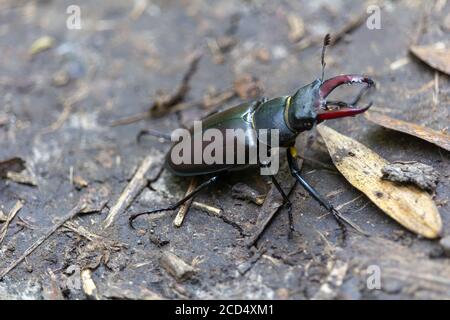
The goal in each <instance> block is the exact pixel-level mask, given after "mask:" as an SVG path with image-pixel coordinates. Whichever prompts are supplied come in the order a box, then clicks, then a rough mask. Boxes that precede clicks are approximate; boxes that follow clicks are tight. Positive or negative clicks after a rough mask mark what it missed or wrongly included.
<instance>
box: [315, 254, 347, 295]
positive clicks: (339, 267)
mask: <svg viewBox="0 0 450 320" xmlns="http://www.w3.org/2000/svg"><path fill="white" fill-rule="evenodd" d="M347 270H348V263H347V262H345V261H341V260H337V261H336V262H335V263H334V265H333V266H332V268H331V271H330V273H329V275H328V277H327V279H326V280H325V283H324V284H322V285H321V286H320V289H319V291H317V293H316V294H315V295H314V296H313V297H312V300H333V299H336V297H337V295H338V292H339V288H340V286H341V285H342V283H343V282H344V278H345V275H346V274H347Z"/></svg>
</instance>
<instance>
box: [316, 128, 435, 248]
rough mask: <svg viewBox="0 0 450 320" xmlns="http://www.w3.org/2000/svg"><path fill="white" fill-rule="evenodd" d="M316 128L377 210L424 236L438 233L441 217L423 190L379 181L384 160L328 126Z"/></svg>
mask: <svg viewBox="0 0 450 320" xmlns="http://www.w3.org/2000/svg"><path fill="white" fill-rule="evenodd" d="M318 131H319V133H320V135H321V136H322V137H323V139H324V140H325V144H326V146H327V148H328V151H329V153H330V155H331V158H332V160H333V163H334V164H335V166H336V167H337V169H338V170H339V171H340V172H341V173H342V175H343V176H344V177H345V178H346V179H347V180H348V181H349V182H350V183H351V184H352V185H353V186H354V187H355V188H357V189H359V190H360V191H361V192H363V193H364V194H365V195H366V196H367V197H368V198H369V199H370V200H371V201H372V202H373V203H374V204H376V205H377V206H378V207H379V208H380V209H381V210H383V211H384V212H385V213H386V214H387V215H389V216H390V217H392V218H393V219H395V220H396V221H397V222H399V223H400V224H401V225H403V226H404V227H405V228H407V229H409V230H411V231H413V232H415V233H417V234H419V235H422V236H424V237H426V238H430V239H432V238H437V237H439V236H440V235H441V230H442V222H441V217H440V215H439V211H438V209H437V207H436V205H435V203H434V202H433V200H432V198H431V196H430V195H429V194H428V193H427V192H425V191H422V190H420V189H418V188H417V187H415V186H406V185H397V184H395V183H394V182H391V181H387V180H383V179H382V173H381V169H382V168H383V167H385V166H386V165H387V164H388V162H387V161H386V160H385V159H383V158H382V157H380V156H379V155H378V154H376V153H375V152H373V151H372V150H370V149H369V148H367V147H366V146H364V145H363V144H361V143H359V142H358V141H356V140H353V139H352V138H349V137H346V136H344V135H342V134H340V133H338V132H337V131H335V130H333V129H331V128H329V127H326V126H324V125H320V126H318Z"/></svg>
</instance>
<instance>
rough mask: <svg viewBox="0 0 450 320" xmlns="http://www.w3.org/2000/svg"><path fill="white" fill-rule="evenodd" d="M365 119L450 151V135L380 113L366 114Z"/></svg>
mask: <svg viewBox="0 0 450 320" xmlns="http://www.w3.org/2000/svg"><path fill="white" fill-rule="evenodd" d="M365 117H366V118H367V120H369V121H371V122H373V123H376V124H378V125H380V126H383V127H386V128H389V129H392V130H396V131H400V132H403V133H407V134H410V135H412V136H415V137H417V138H420V139H423V140H426V141H428V142H431V143H434V144H435V145H437V146H439V147H441V148H443V149H445V150H447V151H450V135H448V134H445V133H443V132H439V131H436V130H433V129H429V128H426V127H423V126H421V125H418V124H415V123H410V122H406V121H403V120H398V119H394V118H391V117H388V116H385V115H382V114H379V113H373V112H366V113H365Z"/></svg>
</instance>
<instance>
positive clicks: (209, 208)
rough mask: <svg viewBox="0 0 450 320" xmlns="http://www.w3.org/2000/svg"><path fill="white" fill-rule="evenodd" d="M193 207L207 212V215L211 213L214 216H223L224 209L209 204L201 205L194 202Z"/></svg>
mask: <svg viewBox="0 0 450 320" xmlns="http://www.w3.org/2000/svg"><path fill="white" fill-rule="evenodd" d="M192 207H194V208H196V209H199V210H202V211H206V212H207V213H211V214H212V215H214V216H218V217H219V216H221V215H222V209H219V208H216V207H213V206H210V205H208V204H205V203H201V202H197V201H194V202H192Z"/></svg>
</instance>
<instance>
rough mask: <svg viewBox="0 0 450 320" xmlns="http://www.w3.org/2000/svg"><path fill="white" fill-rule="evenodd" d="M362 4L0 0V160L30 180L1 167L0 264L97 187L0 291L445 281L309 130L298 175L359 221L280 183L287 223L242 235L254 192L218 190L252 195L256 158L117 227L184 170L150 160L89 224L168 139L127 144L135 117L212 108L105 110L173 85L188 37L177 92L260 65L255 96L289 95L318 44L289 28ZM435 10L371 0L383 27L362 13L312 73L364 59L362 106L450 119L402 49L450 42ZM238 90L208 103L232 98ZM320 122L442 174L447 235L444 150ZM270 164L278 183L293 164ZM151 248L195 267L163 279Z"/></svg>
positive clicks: (446, 268) (358, 126)
mask: <svg viewBox="0 0 450 320" xmlns="http://www.w3.org/2000/svg"><path fill="white" fill-rule="evenodd" d="M370 3H373V2H367V3H364V2H362V1H326V0H321V1H287V0H286V1H281V2H276V1H250V0H249V1H228V0H218V1H208V2H203V1H197V0H196V1H150V0H149V1H136V2H133V1H119V0H111V1H107V2H106V1H105V2H99V1H90V0H85V1H73V0H71V1H51V0H47V1H2V2H1V3H0V52H1V58H2V59H1V60H2V61H1V63H0V119H1V122H0V160H5V159H8V158H11V157H20V158H22V159H24V160H25V161H26V166H27V168H28V172H29V174H30V175H32V176H34V179H35V180H36V184H37V186H29V185H24V184H20V183H16V182H13V181H10V180H9V179H1V180H0V205H1V207H0V208H1V210H2V211H3V212H4V213H5V214H7V213H8V212H9V211H10V210H11V208H12V207H13V206H14V204H15V203H16V202H17V201H18V200H23V203H24V205H23V208H22V209H21V210H20V211H19V213H18V214H17V216H16V218H15V219H14V220H13V221H12V222H11V224H10V226H9V228H8V232H7V235H6V237H5V239H4V240H3V243H2V244H1V248H0V257H1V259H0V270H4V268H6V267H7V266H8V265H10V263H12V262H13V261H15V260H16V259H17V258H19V257H20V255H22V253H23V252H24V251H25V250H26V249H27V248H28V247H29V246H30V245H32V244H33V243H34V242H35V241H36V240H37V239H38V238H39V237H41V236H42V235H44V234H45V233H46V231H47V230H48V229H49V228H50V227H51V226H52V225H53V224H54V223H57V221H58V219H59V218H62V217H63V216H65V215H66V214H67V213H68V212H69V211H70V210H71V209H72V208H73V207H74V206H75V205H76V203H77V202H78V201H79V199H80V198H81V197H82V196H85V195H86V194H88V195H89V197H91V198H92V199H94V200H95V201H97V202H101V200H102V199H105V200H106V201H107V202H106V205H105V206H104V207H102V209H101V210H100V212H94V213H90V214H81V215H79V216H77V217H76V218H75V219H73V220H72V223H74V224H72V225H69V226H68V225H66V226H65V227H62V228H59V229H58V230H57V231H56V232H55V233H54V234H52V235H51V236H50V237H49V238H48V239H47V240H46V241H45V242H44V243H43V244H42V245H41V246H40V247H38V248H37V249H36V251H35V252H33V253H32V254H31V255H29V256H28V257H27V259H26V260H25V261H24V262H22V263H21V264H19V265H18V266H17V267H16V268H15V269H13V270H12V271H11V272H10V273H9V274H7V275H6V276H5V278H4V279H3V280H2V281H0V298H2V299H7V298H11V299H23V298H29V299H42V298H45V299H51V298H69V299H85V298H169V299H171V298H193V299H204V298H223V299H229V298H243V299H253V298H256V299H310V298H313V297H316V298H342V299H392V298H401V299H405V298H432V299H433V298H450V276H449V275H450V260H449V259H448V258H445V256H444V255H443V253H442V248H441V246H440V244H439V241H438V240H426V239H423V238H420V237H418V236H416V235H414V234H412V233H410V232H409V231H407V230H405V229H404V228H403V227H402V226H400V225H399V224H398V223H396V222H395V221H393V220H392V219H391V218H389V217H388V216H386V215H385V214H384V213H383V212H382V211H380V210H379V209H378V208H377V207H376V206H375V205H373V204H372V203H371V202H370V201H369V200H368V199H367V198H366V197H365V196H363V195H361V193H360V192H359V191H357V190H356V189H354V188H353V187H352V186H351V185H350V184H349V183H348V182H347V181H346V180H345V178H343V177H342V176H341V175H340V174H339V173H338V172H337V171H336V170H335V169H334V167H333V164H332V162H331V159H330V157H329V155H328V152H327V151H326V148H325V146H324V144H323V142H322V141H321V140H320V139H319V138H317V137H316V139H315V141H314V142H313V143H312V144H311V145H310V147H309V148H308V149H307V150H306V156H307V157H308V158H310V159H315V160H316V161H320V162H321V163H322V164H320V163H318V162H315V161H311V160H307V161H305V162H304V165H303V172H304V173H305V177H306V178H307V179H308V180H309V181H310V182H311V184H313V185H314V186H315V187H316V188H317V189H318V190H319V191H320V192H321V193H322V194H324V195H326V197H327V198H328V199H329V200H330V201H331V202H332V203H333V204H335V205H336V206H339V205H342V204H345V203H347V202H349V201H351V200H353V199H356V200H354V201H352V202H350V203H348V204H346V205H344V206H342V209H341V210H342V212H344V213H345V214H346V215H347V216H348V217H350V218H351V219H352V220H353V221H355V222H356V223H358V224H359V225H360V226H361V227H363V228H364V229H365V230H367V231H369V232H370V233H371V234H372V237H370V238H367V237H364V236H361V235H359V234H357V233H354V232H349V235H348V239H347V242H346V244H345V245H344V244H343V243H342V242H341V241H340V235H341V231H340V229H339V228H338V226H337V224H336V222H335V220H334V219H333V218H332V217H330V216H329V215H327V214H326V212H325V211H324V210H323V209H322V208H320V207H319V206H318V204H317V203H316V202H315V201H314V200H312V199H311V198H310V197H309V196H308V195H307V194H306V193H305V192H304V190H302V189H301V188H300V187H296V188H295V190H294V191H293V192H292V194H291V201H292V202H293V204H294V225H295V228H296V230H297V231H298V232H297V233H295V234H294V235H293V237H292V238H288V219H287V213H286V210H284V209H283V210H281V212H280V214H279V215H278V216H277V217H276V218H275V219H274V221H273V223H272V224H271V225H270V226H269V228H268V229H267V230H266V232H265V233H264V234H263V235H262V237H261V238H260V239H259V241H258V242H257V244H256V247H254V248H252V249H248V248H247V247H246V245H245V243H246V239H247V238H248V236H249V235H251V233H252V231H253V230H254V229H253V227H254V225H255V223H256V222H257V221H258V215H259V213H260V211H261V207H259V206H257V205H255V204H253V203H251V202H248V201H245V200H239V199H236V198H233V197H232V196H231V194H232V191H231V190H232V187H233V186H234V185H235V184H236V183H238V182H242V181H243V182H245V183H246V184H248V185H250V186H252V187H253V188H255V189H256V190H258V192H260V193H262V194H265V193H266V192H267V190H268V189H269V187H270V186H269V184H268V181H267V180H266V179H263V178H261V177H258V175H257V172H255V171H248V172H244V173H236V174H230V175H229V176H227V177H226V178H225V179H224V180H223V181H221V182H220V183H218V184H217V185H216V186H215V187H212V188H209V189H208V190H207V192H204V193H202V194H201V195H199V196H198V197H196V199H195V201H197V202H200V203H203V204H208V205H210V206H213V207H216V208H221V209H222V213H221V214H220V215H219V216H217V215H214V214H212V213H211V212H205V211H204V210H199V209H198V207H193V208H191V209H190V211H189V213H188V215H187V216H186V219H185V221H184V224H183V225H182V227H181V228H175V227H174V226H173V218H174V216H175V213H174V212H168V213H162V214H158V215H155V216H153V217H151V218H148V220H146V219H147V218H142V219H140V220H138V221H137V229H138V230H133V229H131V228H130V227H129V225H128V216H129V215H130V214H132V213H134V212H140V211H143V210H146V209H152V208H156V207H159V206H163V205H167V204H169V203H171V202H173V201H175V200H177V199H179V198H180V197H182V195H183V194H184V193H185V191H186V189H187V187H188V185H189V180H187V179H181V178H177V177H174V176H173V175H171V174H169V173H167V172H164V173H163V174H162V175H161V177H159V179H158V180H157V181H156V182H154V183H152V184H150V185H149V186H148V187H146V188H144V190H143V191H142V192H141V193H140V194H139V195H138V196H137V198H136V199H135V200H134V201H133V202H132V204H131V206H129V207H128V208H127V209H126V210H124V211H121V212H120V213H119V215H118V217H117V219H116V220H114V222H113V224H112V226H111V227H109V228H106V229H104V228H103V221H104V219H105V218H106V216H107V215H108V213H109V211H110V208H111V207H112V206H113V205H114V204H115V203H116V201H117V199H118V197H119V195H120V193H121V192H122V190H123V189H124V188H125V186H126V185H127V184H128V182H129V181H130V179H131V178H132V177H133V174H134V173H135V171H136V168H137V167H138V166H139V164H140V163H141V162H142V160H143V159H144V158H145V157H146V156H149V155H150V156H151V159H152V164H151V168H150V170H149V172H148V174H147V177H149V178H153V177H155V176H156V174H157V172H158V168H160V167H161V165H162V157H163V155H164V152H165V151H166V150H167V149H168V144H167V143H163V142H161V141H159V140H158V139H154V138H151V137H147V138H146V139H144V141H143V142H142V143H141V144H138V143H137V142H136V136H137V134H138V132H139V131H140V130H142V129H148V128H151V129H154V130H158V131H161V132H166V133H170V132H171V131H172V130H173V129H175V128H178V127H180V126H183V125H189V123H190V122H191V121H192V120H194V119H198V118H200V117H202V116H203V115H205V114H206V113H208V112H210V111H211V110H210V109H208V108H204V107H202V106H199V105H198V104H192V105H188V106H187V108H186V109H185V110H182V111H178V112H169V113H167V114H166V115H164V116H163V117H160V118H151V119H145V120H142V121H138V122H135V123H132V124H128V125H119V126H114V127H112V126H110V124H111V122H112V121H115V120H117V119H121V118H123V117H127V116H130V115H133V114H137V113H142V112H145V111H146V110H148V108H149V107H150V106H151V104H152V103H153V102H154V101H155V99H157V97H158V93H159V92H161V91H164V92H166V93H171V92H173V91H175V90H176V88H177V86H178V85H179V83H180V81H181V78H182V76H183V73H184V72H185V71H186V69H187V68H188V64H189V59H190V57H191V56H192V53H193V52H194V51H196V52H198V51H200V52H203V56H202V58H201V60H200V62H199V65H198V70H197V72H196V73H195V74H194V75H193V77H192V79H191V81H190V86H191V90H190V91H189V92H188V94H187V96H186V97H185V101H186V102H193V101H199V100H200V101H201V100H202V99H203V97H204V96H205V95H206V94H207V93H208V92H213V91H214V90H215V92H219V93H221V92H226V91H229V90H230V88H233V83H234V81H235V80H236V79H240V78H242V77H243V76H247V77H249V75H250V76H253V77H255V78H257V79H259V82H260V83H259V85H260V86H261V87H262V88H263V95H264V96H267V97H276V96H280V95H286V94H290V93H293V92H294V90H295V89H296V88H298V87H300V86H302V85H304V84H306V83H309V82H311V81H312V80H313V79H316V78H318V77H320V49H321V48H320V45H317V44H314V43H313V44H312V45H310V46H308V47H307V48H305V49H303V50H299V48H298V46H299V45H298V43H296V40H298V39H296V36H297V37H300V38H302V37H303V38H307V37H312V38H314V37H322V36H323V35H324V34H325V33H326V32H329V31H330V32H332V33H333V32H336V30H340V29H341V28H342V27H343V26H345V25H346V24H347V23H348V22H349V21H351V19H352V18H354V17H358V16H361V14H362V13H364V12H365V10H366V7H367V5H368V4H370ZM73 4H76V5H79V7H80V8H81V29H80V30H76V29H75V30H71V29H68V28H67V27H66V20H67V18H68V16H69V15H68V14H67V13H66V9H67V7H68V6H69V5H73ZM292 14H294V15H295V16H297V22H298V17H300V18H301V19H302V20H303V22H304V31H303V34H302V33H301V28H300V29H299V28H297V30H294V31H297V35H296V34H295V33H294V34H292V25H295V21H294V22H292V21H293V20H291V27H290V24H289V22H288V21H289V19H294V20H295V18H289V17H290V16H291V15H292ZM449 14H450V4H448V2H447V1H436V2H432V1H423V3H422V2H421V1H413V0H410V1H385V2H384V3H383V6H382V9H381V29H374V30H370V29H369V28H367V26H366V24H365V22H363V23H362V24H359V25H357V26H355V28H354V29H353V30H349V31H350V32H349V33H348V34H345V35H343V37H342V39H340V41H338V42H337V43H336V44H335V45H333V46H331V47H330V48H329V51H328V53H327V69H326V75H327V76H333V75H336V74H340V73H364V74H368V75H370V76H371V77H373V78H374V79H375V80H376V82H377V86H378V88H377V91H376V92H374V93H372V94H371V96H370V99H372V100H373V101H374V107H373V108H374V109H377V110H378V111H380V112H383V113H385V114H387V115H389V116H391V117H395V118H399V119H403V120H407V121H411V122H415V123H419V124H422V125H426V126H428V127H431V128H433V129H436V130H445V129H448V125H449V110H450V91H449V79H448V76H446V75H444V74H442V73H437V72H435V70H433V69H432V68H430V67H429V66H427V65H425V64H424V63H422V62H420V61H419V60H418V59H416V58H414V57H413V56H411V55H410V53H409V50H408V48H409V46H410V45H411V44H412V43H418V44H431V43H435V42H438V41H444V42H447V44H448V41H449V30H448V29H447V28H448V21H449V19H450V18H449ZM424 15H425V17H426V19H424V18H423V17H424ZM422 22H423V23H422ZM421 23H422V24H421ZM421 25H422V26H423V28H421ZM297 27H298V24H297ZM43 36H50V37H52V38H53V39H54V42H53V43H52V44H51V45H50V48H48V49H47V50H45V51H42V52H39V53H36V54H34V55H31V54H30V47H31V46H32V44H33V42H35V41H36V40H37V39H39V38H41V37H43ZM230 39H231V40H230ZM227 41H228V42H227ZM300 41H301V39H300ZM218 44H219V49H217V46H218ZM220 45H222V47H220ZM436 77H437V78H438V83H439V94H438V96H437V97H436V95H435V92H436V91H435V85H434V83H435V81H436ZM430 83H431V85H430ZM245 94H246V93H245V92H244V94H241V95H240V96H237V97H233V98H230V99H228V100H227V101H226V102H224V103H221V104H220V105H218V106H214V107H213V108H219V107H220V108H226V107H229V106H232V105H234V104H237V103H239V102H241V101H243V100H244V99H245V98H246V97H245ZM251 94H252V92H250V96H251ZM247 98H248V97H247ZM328 125H329V126H331V127H333V128H335V129H337V130H338V131H339V132H341V133H343V134H346V135H349V136H351V137H353V138H355V139H357V140H358V141H361V142H362V143H364V144H365V145H367V146H369V147H370V148H372V149H373V150H374V151H376V152H377V153H379V154H380V155H382V156H383V157H385V158H386V159H388V160H389V161H395V160H417V161H420V162H422V163H425V164H428V165H431V166H433V167H434V168H435V169H436V170H438V171H439V172H440V173H441V181H440V183H439V185H438V187H437V189H436V192H435V196H434V199H435V201H436V203H437V205H438V208H439V211H440V214H441V217H442V220H443V235H444V236H446V235H449V231H448V230H449V227H450V215H449V214H450V208H449V203H448V198H449V194H450V183H449V179H448V174H449V172H450V162H449V153H448V152H447V151H445V150H444V149H440V148H439V147H437V146H435V145H433V144H430V143H428V142H425V141H422V140H420V139H417V138H414V137H411V136H408V135H406V134H402V133H397V132H394V131H391V130H387V129H383V128H382V127H380V126H377V125H374V124H372V123H370V122H368V121H367V120H366V119H365V118H364V117H361V116H359V117H356V118H349V119H344V120H340V121H334V122H331V121H330V122H329V123H328ZM312 136H313V137H314V134H313V135H312ZM280 174H281V175H285V174H286V173H285V172H282V173H280ZM285 176H286V178H283V179H282V180H283V182H284V184H285V185H287V184H289V183H290V181H291V179H290V178H289V177H288V176H287V175H285ZM81 178H82V180H84V182H86V183H87V187H86V186H84V183H83V181H81ZM146 221H148V222H147V223H146ZM166 252H172V253H174V254H175V255H176V256H178V257H179V258H180V259H182V260H184V261H185V262H186V263H188V264H190V265H191V266H193V267H194V268H195V272H194V274H193V275H191V276H189V274H188V275H187V277H186V279H181V280H179V279H176V278H175V277H174V276H173V275H172V274H170V273H168V272H167V269H166V268H164V267H163V265H164V263H161V260H160V256H161V254H165V253H166ZM377 268H379V270H380V272H381V273H380V275H381V288H379V289H371V288H370V287H368V286H367V279H368V275H370V274H372V273H371V272H373V270H375V271H376V270H378V269H377ZM83 270H84V271H83ZM86 270H90V271H91V272H87V271H86ZM331 271H333V274H337V278H338V279H339V278H340V279H341V281H339V280H338V281H337V282H336V281H331V282H332V283H331V285H330V287H331V291H329V292H325V291H324V290H323V289H322V290H320V288H321V286H322V285H323V284H324V283H327V282H329V281H330V279H329V274H330V272H331ZM80 272H81V273H82V274H83V277H82V280H83V281H80V278H81V277H80ZM368 272H369V274H368ZM369 280H370V279H369ZM341 282H342V283H341ZM94 285H95V288H94Z"/></svg>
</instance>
